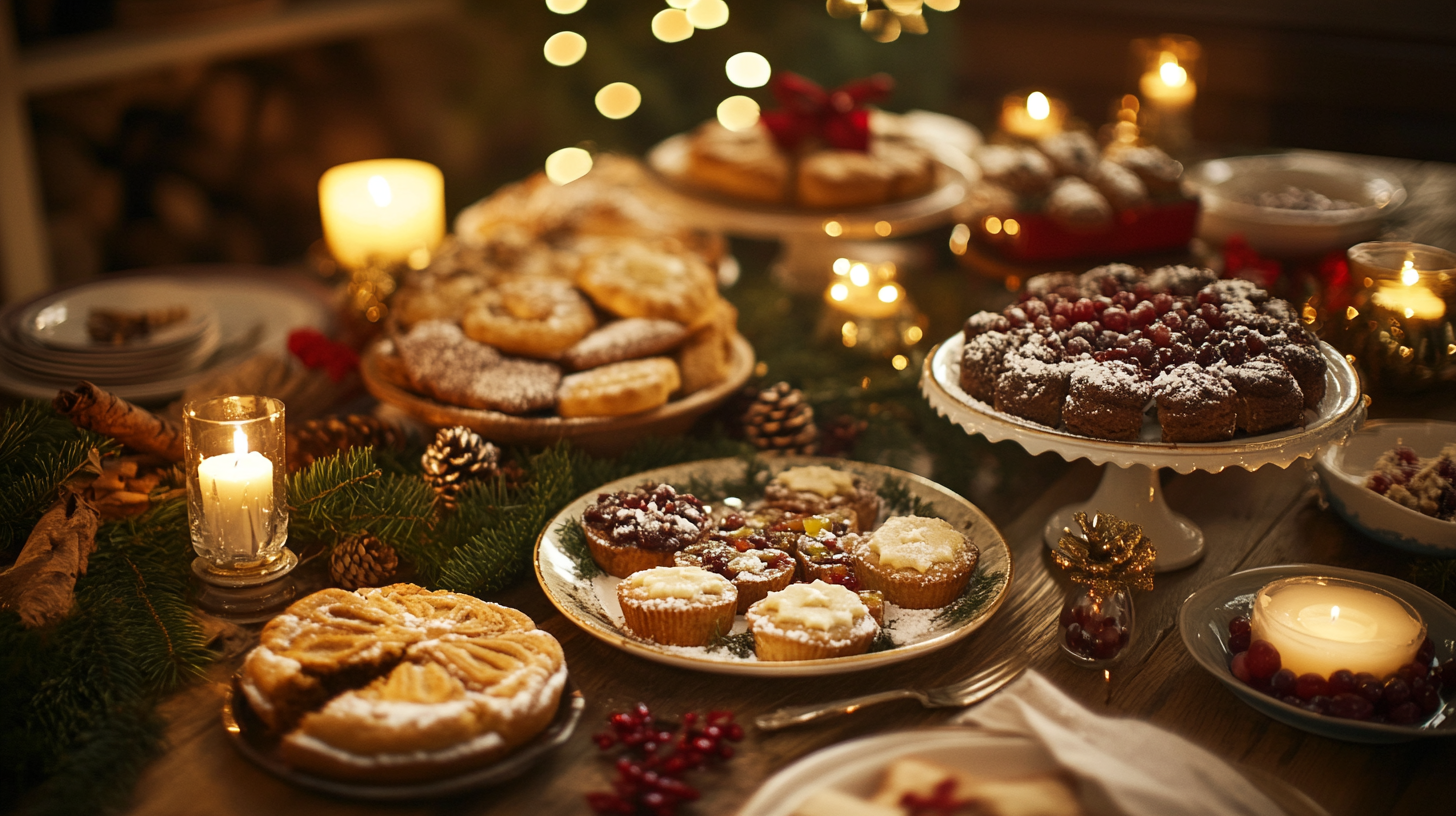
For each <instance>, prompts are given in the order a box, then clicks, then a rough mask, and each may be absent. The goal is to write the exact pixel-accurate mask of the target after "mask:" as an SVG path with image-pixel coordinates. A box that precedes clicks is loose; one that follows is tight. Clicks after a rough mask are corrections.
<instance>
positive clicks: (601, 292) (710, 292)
mask: <svg viewBox="0 0 1456 816" xmlns="http://www.w3.org/2000/svg"><path fill="white" fill-rule="evenodd" d="M576 283H577V285H578V286H580V287H581V288H582V290H583V291H585V292H586V293H587V295H588V296H590V297H591V299H592V300H593V301H594V302H595V303H596V304H597V305H598V306H600V307H602V308H603V309H606V310H607V311H609V312H611V313H612V314H615V315H617V316H618V317H656V318H662V319H666V320H675V321H677V322H678V323H682V324H684V325H687V326H689V327H692V326H697V325H700V324H701V323H702V321H703V320H704V319H705V318H706V317H707V316H708V315H707V314H706V312H707V310H708V307H709V306H711V305H712V303H713V300H714V298H715V297H716V296H717V294H718V283H717V279H716V278H715V277H714V275H713V271H712V270H711V269H709V268H708V265H707V264H705V263H703V261H702V259H701V258H698V257H697V256H696V255H692V254H689V253H685V252H684V253H667V252H660V251H654V250H650V249H640V248H639V249H627V248H623V249H622V250H620V251H617V252H610V253H603V254H601V255H598V256H597V257H595V258H592V259H590V260H588V261H587V262H586V264H585V265H584V266H583V268H582V271H581V275H580V276H579V277H578V278H577V281H576ZM563 350H564V349H563Z"/></svg>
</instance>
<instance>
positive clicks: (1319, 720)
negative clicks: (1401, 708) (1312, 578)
mask: <svg viewBox="0 0 1456 816" xmlns="http://www.w3.org/2000/svg"><path fill="white" fill-rule="evenodd" d="M1295 575H1327V576H1329V577H1331V578H1344V579H1347V580H1350V581H1359V582H1361V583H1365V584H1369V585H1371V586H1374V587H1378V588H1380V589H1383V590H1385V591H1386V592H1389V593H1391V594H1393V595H1396V596H1398V597H1400V598H1402V599H1404V600H1405V601H1406V602H1407V603H1409V604H1410V605H1411V606H1413V607H1415V609H1416V611H1417V612H1420V613H1421V617H1422V618H1424V619H1425V621H1426V634H1427V635H1429V636H1430V638H1431V640H1432V642H1434V643H1435V644H1436V657H1438V658H1441V659H1442V660H1443V662H1444V661H1445V660H1448V659H1450V658H1451V657H1452V654H1451V649H1452V646H1451V644H1452V643H1456V611H1452V609H1451V607H1449V606H1447V605H1446V604H1445V603H1443V602H1442V601H1441V599H1439V598H1437V597H1436V596H1434V595H1432V594H1431V593H1429V592H1427V591H1425V590H1424V589H1421V588H1420V587H1417V586H1412V585H1411V584H1408V583H1406V582H1405V581H1402V580H1400V579H1398V578H1391V577H1390V576H1388V575H1380V574H1378V573H1374V572H1361V571H1360V570H1352V569H1344V568H1341V567H1329V566H1325V565H1323V564H1288V565H1281V566H1276V567H1259V568H1258V569H1251V570H1245V571H1244V572H1236V573H1234V574H1233V575H1230V576H1228V577H1226V578H1220V579H1219V580H1217V581H1214V582H1213V583H1211V584H1209V585H1208V586H1206V587H1204V588H1203V589H1200V590H1198V591H1197V592H1195V593H1193V594H1192V595H1190V596H1188V600H1186V601H1184V602H1183V608H1182V609H1181V610H1179V612H1178V631H1179V633H1180V634H1182V636H1183V644H1184V645H1185V646H1187V647H1188V652H1189V653H1190V654H1192V655H1193V659H1194V660H1196V661H1198V665H1200V666H1202V667H1203V668H1204V669H1205V670H1206V671H1207V672H1208V673H1209V674H1211V675H1213V676H1214V677H1215V678H1217V679H1218V681H1219V682H1220V683H1223V684H1224V685H1225V686H1228V688H1229V691H1232V692H1233V693H1234V694H1236V695H1237V696H1238V697H1239V698H1240V699H1242V700H1243V701H1244V702H1246V703H1248V704H1249V705H1250V706H1251V707H1253V708H1254V709H1256V710H1258V711H1259V712H1260V713H1263V714H1266V715H1268V716H1270V717H1272V718H1274V719H1276V720H1278V721H1280V722H1282V723H1284V724H1285V725H1290V726H1293V727H1295V728H1298V729H1300V730H1301V731H1308V732H1310V733H1311V734H1318V735H1320V736H1322V737H1329V738H1331V739H1338V740H1345V741H1346V742H1365V743H1380V744H1383V743H1392V742H1408V741H1410V740H1413V739H1420V738H1422V737H1451V736H1456V720H1453V719H1452V716H1451V715H1452V714H1456V699H1452V700H1448V701H1447V703H1446V705H1445V707H1444V708H1442V709H1441V710H1440V711H1438V712H1436V713H1435V714H1434V715H1433V716H1432V717H1431V718H1430V719H1429V720H1427V721H1426V722H1425V723H1424V724H1422V725H1419V726H1415V725H1392V724H1390V723H1371V722H1360V721H1358V720H1344V719H1340V718H1338V717H1327V716H1325V715H1323V714H1316V713H1314V712H1312V711H1305V710H1304V709H1302V708H1299V707H1297V706H1292V705H1289V704H1288V703H1284V702H1281V701H1279V700H1276V699H1274V698H1273V697H1270V696H1268V695H1266V694H1261V693H1260V692H1258V691H1256V690H1255V689H1252V688H1250V687H1249V686H1246V685H1244V684H1243V682H1241V681H1240V680H1239V679H1238V678H1237V677H1234V675H1233V672H1232V671H1230V670H1229V660H1230V659H1232V655H1231V654H1230V653H1229V649H1228V622H1229V621H1230V620H1232V619H1234V618H1236V617H1238V616H1240V615H1248V614H1249V611H1250V609H1252V608H1253V604H1254V594H1255V593H1256V592H1258V591H1259V588H1260V587H1262V586H1264V585H1265V584H1268V583H1270V582H1271V581H1277V580H1279V579H1280V578H1289V577H1291V576H1295ZM1447 696H1448V697H1450V696H1451V695H1449V694H1448V695H1447Z"/></svg>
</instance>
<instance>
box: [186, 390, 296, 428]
mask: <svg viewBox="0 0 1456 816" xmlns="http://www.w3.org/2000/svg"><path fill="white" fill-rule="evenodd" d="M237 400H255V401H256V403H255V404H256V405H259V406H264V407H263V408H261V409H260V410H257V411H255V412H252V413H249V414H247V415H243V416H223V417H215V416H207V415H206V414H205V412H204V409H206V408H208V407H210V406H214V405H218V406H221V405H226V404H228V403H231V402H235V401H237ZM286 410H287V406H285V405H284V404H283V400H281V399H278V398H277V397H270V396H266V395H263V394H228V395H224V396H220V397H209V398H207V399H201V400H192V401H191V402H188V403H186V404H184V405H183V406H182V416H183V417H184V418H186V419H188V420H190V421H193V422H204V423H210V424H214V425H239V424H243V423H247V422H254V421H257V420H260V419H268V418H269V417H275V416H280V415H282V414H283V413H284V412H285V411H286Z"/></svg>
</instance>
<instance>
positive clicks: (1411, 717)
mask: <svg viewBox="0 0 1456 816" xmlns="http://www.w3.org/2000/svg"><path fill="white" fill-rule="evenodd" d="M1385 716H1386V719H1388V720H1390V721H1391V722H1392V723H1394V724H1395V725H1414V724H1415V723H1416V722H1418V721H1419V720H1420V718H1421V707H1420V706H1418V705H1416V704H1415V703H1413V702H1411V701H1410V700H1407V701H1405V702H1403V703H1399V704H1397V705H1392V706H1391V707H1390V710H1389V711H1387V712H1386V713H1385Z"/></svg>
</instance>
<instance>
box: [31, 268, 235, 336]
mask: <svg viewBox="0 0 1456 816" xmlns="http://www.w3.org/2000/svg"><path fill="white" fill-rule="evenodd" d="M169 307H181V308H185V309H186V310H187V312H186V313H185V314H184V316H183V317H182V319H180V320H178V321H176V322H175V323H172V324H170V325H167V326H163V327H161V328H159V329H157V330H156V331H154V332H151V333H149V334H147V335H146V336H143V337H138V338H136V339H134V340H132V341H130V342H128V343H126V344H125V345H121V346H111V345H109V344H107V343H101V342H97V341H95V340H92V339H91V333H90V331H88V330H87V327H86V323H87V320H88V318H89V317H90V316H91V312H92V311H94V310H96V309H112V310H116V311H121V312H143V311H149V310H156V309H166V308H169ZM217 319H218V315H217V312H216V310H215V309H214V307H213V304H212V303H210V302H208V300H207V298H206V296H205V293H203V292H200V291H198V290H197V289H196V288H194V287H192V286H189V285H187V284H186V283H183V282H181V281H178V280H166V279H160V278H116V279H113V280H102V281H97V282H95V283H87V284H83V285H81V286H77V287H75V288H73V289H64V290H62V291H60V292H57V293H56V294H54V295H50V296H48V297H43V298H41V299H40V300H37V301H35V302H34V303H32V304H31V305H30V306H29V307H28V308H27V309H26V310H25V311H24V312H23V313H22V315H21V317H20V322H19V325H18V327H19V329H20V332H21V334H22V335H24V336H25V337H27V338H29V339H31V340H33V341H34V342H36V343H39V344H41V345H42V346H45V347H49V348H53V349H64V350H68V351H75V352H97V351H105V350H108V349H109V350H112V351H124V352H133V351H141V350H143V349H150V350H153V351H157V350H161V349H166V348H169V347H173V346H176V345H178V344H181V343H186V342H188V341H191V340H195V339H196V338H198V337H199V336H201V335H202V333H203V332H204V331H206V330H207V327H208V326H210V325H213V324H216V323H217Z"/></svg>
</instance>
